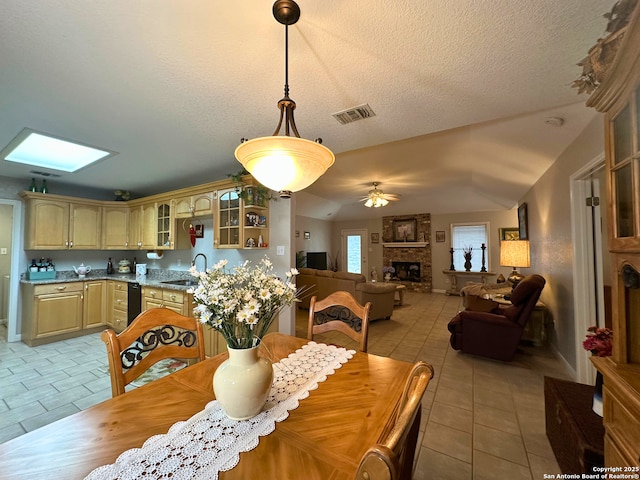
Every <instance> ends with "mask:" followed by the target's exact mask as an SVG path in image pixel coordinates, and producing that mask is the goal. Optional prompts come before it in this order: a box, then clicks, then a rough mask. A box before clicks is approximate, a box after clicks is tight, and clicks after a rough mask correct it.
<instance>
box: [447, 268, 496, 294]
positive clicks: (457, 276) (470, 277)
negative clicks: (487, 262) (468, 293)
mask: <svg viewBox="0 0 640 480" xmlns="http://www.w3.org/2000/svg"><path fill="white" fill-rule="evenodd" d="M442 273H444V274H445V275H446V276H447V277H449V288H448V289H447V291H446V294H447V295H460V289H461V288H462V287H464V283H466V282H470V281H476V280H478V279H479V280H480V281H481V282H482V283H487V278H488V277H495V276H496V274H495V272H465V271H461V272H460V271H457V270H443V271H442ZM458 281H460V283H461V284H460V285H458Z"/></svg>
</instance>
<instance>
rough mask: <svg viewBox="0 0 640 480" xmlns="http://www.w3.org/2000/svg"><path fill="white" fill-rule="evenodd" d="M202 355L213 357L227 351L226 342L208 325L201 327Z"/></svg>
mask: <svg viewBox="0 0 640 480" xmlns="http://www.w3.org/2000/svg"><path fill="white" fill-rule="evenodd" d="M202 329H203V331H204V353H205V355H206V356H207V357H213V356H214V355H217V354H219V353H223V352H226V351H227V342H226V340H225V339H224V337H223V336H222V334H221V333H220V332H218V331H217V330H215V329H214V328H211V327H210V326H208V325H203V326H202Z"/></svg>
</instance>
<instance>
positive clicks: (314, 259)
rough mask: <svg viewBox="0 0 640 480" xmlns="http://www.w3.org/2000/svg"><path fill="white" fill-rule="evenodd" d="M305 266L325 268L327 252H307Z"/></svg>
mask: <svg viewBox="0 0 640 480" xmlns="http://www.w3.org/2000/svg"><path fill="white" fill-rule="evenodd" d="M307 268H315V269H317V270H326V269H327V252H307Z"/></svg>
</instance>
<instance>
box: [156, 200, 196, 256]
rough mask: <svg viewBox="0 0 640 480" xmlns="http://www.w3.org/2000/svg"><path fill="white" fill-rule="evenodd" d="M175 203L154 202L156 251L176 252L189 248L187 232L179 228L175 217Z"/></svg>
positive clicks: (165, 201)
mask: <svg viewBox="0 0 640 480" xmlns="http://www.w3.org/2000/svg"><path fill="white" fill-rule="evenodd" d="M174 205H175V202H174V201H173V200H164V201H158V202H156V246H155V248H156V249H159V250H178V249H183V248H187V247H190V246H191V244H190V243H189V232H188V231H185V230H184V229H182V228H179V227H178V225H177V222H176V217H175V208H174Z"/></svg>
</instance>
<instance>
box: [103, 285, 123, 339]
mask: <svg viewBox="0 0 640 480" xmlns="http://www.w3.org/2000/svg"><path fill="white" fill-rule="evenodd" d="M127 300H128V291H127V282H119V281H117V280H107V312H106V324H107V325H108V326H109V327H111V328H113V329H114V330H115V331H116V333H120V332H121V331H122V330H124V329H125V328H126V327H127V318H128V317H127V306H128V302H127Z"/></svg>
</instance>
